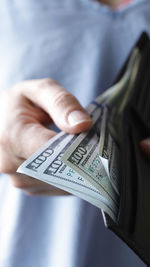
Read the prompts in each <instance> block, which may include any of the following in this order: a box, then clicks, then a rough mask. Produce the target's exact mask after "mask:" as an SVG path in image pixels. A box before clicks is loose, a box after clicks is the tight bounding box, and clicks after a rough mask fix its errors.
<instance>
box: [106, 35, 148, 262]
mask: <svg viewBox="0 0 150 267" xmlns="http://www.w3.org/2000/svg"><path fill="white" fill-rule="evenodd" d="M135 47H137V48H138V49H139V50H140V53H141V61H140V65H139V69H138V74H137V76H136V79H135V82H134V85H133V89H132V92H131V94H130V96H129V98H128V101H127V103H126V105H125V107H124V109H123V111H122V113H121V119H120V140H121V141H120V143H119V153H120V157H119V158H120V161H119V162H118V168H119V170H120V174H119V189H120V203H119V213H118V218H117V222H114V221H113V220H112V219H111V218H110V217H109V215H107V214H106V213H103V215H104V221H105V225H106V226H107V227H108V228H109V229H110V230H112V231H113V232H115V233H116V234H117V235H118V236H119V237H120V238H121V239H123V240H124V241H125V242H126V243H127V245H128V246H129V247H130V248H132V249H133V250H134V251H135V253H137V254H138V255H139V257H140V258H141V259H142V260H143V261H144V262H145V263H146V264H147V265H148V266H150V160H148V159H147V158H146V157H145V155H144V154H143V153H142V151H141V150H140V146H139V142H140V141H141V140H143V139H145V138H147V137H150V40H149V37H148V35H147V34H146V33H143V34H142V35H141V37H140V39H139V40H138V42H137V43H136V45H135V46H134V48H135ZM129 58H130V55H129V57H128V60H127V61H126V63H125V64H124V66H123V68H122V70H121V72H120V74H119V75H118V78H117V80H116V81H115V83H116V82H117V81H119V80H120V78H121V77H122V76H123V74H124V72H125V69H126V67H127V63H128V61H129ZM110 176H111V173H110Z"/></svg>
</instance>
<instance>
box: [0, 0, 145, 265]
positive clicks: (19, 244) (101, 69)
mask: <svg viewBox="0 0 150 267" xmlns="http://www.w3.org/2000/svg"><path fill="white" fill-rule="evenodd" d="M143 30H145V31H147V32H149V33H150V1H149V0H143V1H142V0H137V1H134V3H133V4H130V6H128V7H126V8H124V9H122V10H120V11H113V10H111V9H110V8H108V7H106V6H104V5H101V4H99V3H98V2H96V1H94V0H63V1H62V0H42V1H40V0H21V1H20V0H1V1H0V89H1V90H3V89H7V88H10V87H12V86H13V85H14V84H15V83H17V82H19V81H22V80H25V79H37V78H38V79H39V78H44V77H50V78H52V79H55V80H57V81H58V82H60V84H62V85H63V86H64V87H65V88H66V89H67V90H69V91H71V92H72V93H73V94H74V95H75V96H76V97H77V98H78V99H79V100H80V102H81V103H82V104H83V105H84V106H85V105H86V104H88V103H89V102H90V101H91V100H92V99H93V98H95V97H96V96H97V95H99V94H100V93H102V92H103V91H104V90H105V89H107V88H108V87H109V86H110V85H111V83H112V82H113V80H114V78H115V77H116V75H117V73H118V71H119V69H120V68H121V66H122V64H123V62H124V60H125V59H126V57H127V55H128V53H129V51H130V49H131V48H132V46H133V45H134V43H135V41H136V40H137V38H138V37H139V35H140V34H141V32H142V31H143ZM10 131H11V129H10ZM18 146H19V144H18ZM8 164H9V162H8ZM100 266H101V267H110V266H115V267H127V266H128V267H133V266H136V267H142V266H144V264H143V263H142V262H141V261H140V260H139V259H138V257H137V256H136V255H135V254H134V253H133V252H132V251H131V250H130V249H129V248H128V247H127V246H126V245H125V244H124V243H123V242H122V241H121V240H119V238H118V237H116V236H115V235H114V234H113V233H111V232H110V231H109V230H107V229H106V228H105V227H104V224H103V220H102V216H101V212H100V210H99V209H97V208H95V207H93V206H92V205H90V204H88V203H87V202H84V201H82V200H79V199H77V198H76V197H73V196H70V197H30V196H27V195H25V194H24V193H23V192H22V191H21V190H19V189H16V188H13V186H12V185H11V184H10V182H9V180H8V178H7V177H6V176H2V175H1V177H0V267H100Z"/></svg>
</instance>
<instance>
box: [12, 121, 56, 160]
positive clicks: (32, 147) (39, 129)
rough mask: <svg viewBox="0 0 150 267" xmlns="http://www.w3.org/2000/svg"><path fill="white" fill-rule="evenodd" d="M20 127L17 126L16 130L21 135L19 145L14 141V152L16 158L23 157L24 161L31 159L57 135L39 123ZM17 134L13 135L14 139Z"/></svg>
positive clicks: (18, 139)
mask: <svg viewBox="0 0 150 267" xmlns="http://www.w3.org/2000/svg"><path fill="white" fill-rule="evenodd" d="M18 127H19V129H18ZM18 127H17V126H16V128H15V131H16V134H17V133H19V135H18V138H17V143H16V142H13V141H12V143H13V144H14V148H13V151H14V154H15V156H16V157H22V158H23V159H27V158H28V157H30V156H31V155H32V154H33V153H34V152H35V151H37V150H38V149H39V148H40V147H41V146H43V145H44V144H45V143H46V142H47V141H48V140H49V139H51V138H52V137H54V136H55V135H56V134H57V133H56V132H55V131H52V130H49V129H47V128H45V127H44V126H43V125H41V124H39V123H38V122H33V123H27V124H23V125H19V126H18ZM16 134H15V133H13V135H14V138H15V136H16ZM12 139H13V137H12Z"/></svg>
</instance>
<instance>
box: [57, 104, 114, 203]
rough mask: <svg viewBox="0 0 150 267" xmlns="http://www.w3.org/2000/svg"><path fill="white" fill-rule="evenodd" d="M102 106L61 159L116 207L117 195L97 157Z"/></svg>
mask: <svg viewBox="0 0 150 267" xmlns="http://www.w3.org/2000/svg"><path fill="white" fill-rule="evenodd" d="M102 118H103V106H101V107H100V108H99V109H97V112H96V113H95V114H94V118H93V122H94V123H93V126H92V127H91V129H90V130H89V131H88V132H86V133H82V134H80V135H79V136H78V137H77V138H76V140H74V142H73V143H72V145H71V146H69V148H68V149H67V150H66V152H65V153H64V155H63V156H62V161H63V162H64V163H65V164H66V165H67V166H70V168H72V169H73V170H75V171H76V172H77V173H79V174H80V175H81V176H82V177H84V178H85V179H86V180H88V181H89V182H90V183H91V184H92V185H93V186H94V187H96V188H97V190H98V191H99V192H100V193H101V194H102V195H103V196H104V197H105V198H106V199H108V201H109V202H110V203H112V204H113V206H116V208H117V207H118V205H119V197H118V195H117V193H116V192H115V190H114V188H113V187H112V185H111V183H110V180H109V177H108V175H107V173H106V171H105V168H104V166H103V164H102V161H101V159H100V157H99V151H98V144H99V136H100V130H101V129H100V125H101V120H102Z"/></svg>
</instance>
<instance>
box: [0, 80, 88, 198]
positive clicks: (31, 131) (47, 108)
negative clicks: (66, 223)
mask: <svg viewBox="0 0 150 267" xmlns="http://www.w3.org/2000/svg"><path fill="white" fill-rule="evenodd" d="M0 115H1V120H0V173H6V174H8V175H9V176H10V178H11V181H12V183H13V185H14V186H15V187H17V188H21V189H23V190H25V191H26V192H27V193H29V194H32V195H37V194H46V195H47V194H48V195H63V194H66V193H65V192H64V191H62V190H59V189H57V188H55V187H53V186H50V185H48V184H46V183H44V182H42V181H38V180H36V179H33V178H31V177H27V176H26V175H21V174H17V173H16V170H17V168H18V167H19V165H20V164H21V163H22V162H23V161H24V160H26V159H27V158H28V157H29V156H31V155H32V154H33V153H34V152H35V151H36V150H38V149H39V148H40V147H41V146H42V145H43V144H45V143H46V142H47V141H48V140H49V139H50V138H52V137H53V136H54V135H56V134H57V133H56V132H54V131H52V130H50V129H48V128H46V127H45V126H44V125H46V124H48V123H50V122H52V121H53V122H54V123H55V124H56V125H57V126H58V127H59V128H60V129H61V130H63V131H65V132H68V133H72V134H75V133H79V132H82V131H85V130H87V129H88V128H90V126H91V125H92V121H91V118H90V117H89V115H88V114H87V112H86V111H85V110H84V109H83V108H82V107H81V105H80V104H79V102H78V101H77V99H76V98H75V97H74V96H72V95H71V94H70V93H68V92H67V91H66V90H65V89H64V88H62V87H61V86H60V85H59V84H58V83H56V82H55V81H53V80H51V79H41V80H30V81H25V82H22V83H19V84H17V85H16V86H14V87H13V88H12V89H11V90H7V91H2V92H1V93H0Z"/></svg>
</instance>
